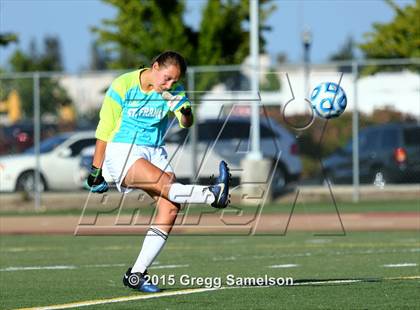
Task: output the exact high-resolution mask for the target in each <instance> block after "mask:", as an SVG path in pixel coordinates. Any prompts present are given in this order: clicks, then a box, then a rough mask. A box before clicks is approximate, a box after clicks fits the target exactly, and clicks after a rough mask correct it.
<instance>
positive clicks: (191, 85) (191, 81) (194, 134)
mask: <svg viewBox="0 0 420 310" xmlns="http://www.w3.org/2000/svg"><path fill="white" fill-rule="evenodd" d="M188 92H190V94H191V98H190V99H191V102H192V104H193V108H194V109H195V115H194V124H193V126H192V127H191V137H190V141H189V143H190V147H191V157H192V160H191V172H192V173H191V178H190V181H191V184H195V183H196V179H197V140H198V111H197V110H198V105H197V104H196V103H195V99H196V97H195V71H194V68H189V69H188Z"/></svg>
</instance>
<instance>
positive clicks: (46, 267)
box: [0, 266, 77, 271]
mask: <svg viewBox="0 0 420 310" xmlns="http://www.w3.org/2000/svg"><path fill="white" fill-rule="evenodd" d="M76 268H77V267H76V266H28V267H7V268H3V269H0V271H23V270H60V269H76Z"/></svg>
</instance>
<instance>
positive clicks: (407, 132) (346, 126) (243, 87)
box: [0, 59, 420, 207]
mask: <svg viewBox="0 0 420 310" xmlns="http://www.w3.org/2000/svg"><path fill="white" fill-rule="evenodd" d="M304 68H305V67H304V65H303V64H286V63H285V64H279V65H276V66H275V67H274V66H273V67H271V66H270V65H268V64H267V65H262V66H261V72H260V73H259V74H260V93H259V94H258V96H256V95H255V94H252V93H250V88H251V87H250V78H251V76H252V74H254V73H253V72H252V70H251V69H250V67H248V66H245V65H244V66H213V67H190V68H189V69H188V72H187V75H186V77H185V80H184V81H183V82H184V85H185V87H186V89H187V91H188V93H189V97H190V98H191V101H192V102H193V105H194V110H195V115H196V120H195V124H196V125H195V126H194V127H193V129H192V130H190V133H189V134H187V135H185V134H184V133H177V132H174V135H175V136H174V137H176V134H178V135H180V136H181V137H182V138H183V139H187V140H188V141H187V142H188V143H189V144H188V143H187V144H188V145H189V148H188V152H190V155H191V156H190V155H189V156H190V157H189V158H191V160H190V161H189V162H188V163H189V164H188V165H189V166H188V167H183V168H182V176H183V177H185V178H186V179H188V180H189V181H192V182H198V181H200V179H202V177H203V178H204V177H207V175H206V173H205V174H204V175H200V173H201V172H202V171H203V169H202V159H203V158H204V157H205V156H206V152H207V151H208V145H209V143H210V142H211V141H210V140H211V138H212V137H213V138H214V139H216V138H217V139H218V141H217V143H214V150H215V151H214V152H216V153H217V152H219V153H218V156H219V157H220V158H226V159H228V160H230V161H231V163H232V165H234V166H235V165H236V166H238V161H239V160H241V159H243V158H245V157H246V156H247V153H248V152H249V149H250V144H251V141H250V138H249V134H250V126H251V123H250V122H249V121H247V122H243V123H241V124H239V123H238V119H248V120H249V119H250V113H251V104H252V102H253V101H256V100H257V101H258V102H259V105H260V113H261V125H260V139H261V144H260V145H261V149H262V150H261V152H262V154H263V155H264V157H270V158H269V159H271V160H273V163H274V162H276V173H275V174H274V177H273V178H272V180H270V182H274V183H275V184H276V186H277V187H276V192H279V194H281V190H280V189H281V188H282V187H286V186H288V185H291V186H296V184H299V185H321V186H322V185H328V184H329V185H332V184H334V185H335V184H352V185H353V200H355V201H357V200H358V199H359V194H358V193H359V185H360V184H371V185H375V186H377V187H384V186H387V185H389V184H394V183H395V184H405V183H416V182H419V181H420V180H419V175H420V145H419V143H420V138H419V137H420V132H419V130H420V129H419V128H420V125H419V124H420V95H419V94H420V92H419V90H420V75H419V70H420V59H397V60H363V61H362V60H360V61H359V60H358V61H344V62H335V63H328V64H311V65H310V70H309V71H308V70H305V69H304ZM123 72H124V71H106V72H86V73H80V74H63V73H51V72H34V73H7V74H2V75H0V123H1V126H0V156H1V157H0V176H1V182H0V190H1V191H2V192H15V191H21V192H23V193H24V194H23V195H24V196H25V197H27V198H28V199H32V198H33V199H34V200H35V205H36V206H38V207H39V205H40V195H39V192H43V191H44V190H51V191H58V192H60V191H66V192H67V191H78V190H80V189H82V188H83V181H84V178H85V177H86V166H88V165H89V164H90V163H89V156H91V152H87V151H86V149H89V147H90V148H92V146H93V145H94V142H95V140H94V130H95V128H96V125H97V122H98V112H99V109H100V107H101V103H102V100H103V97H104V95H105V92H106V90H107V88H108V87H109V85H110V84H111V82H112V80H113V79H114V78H116V77H117V76H118V75H120V74H121V73H123ZM324 81H330V82H335V83H338V84H340V85H341V86H342V87H343V89H344V90H345V92H346V94H347V100H348V104H347V108H346V111H345V112H344V114H343V115H341V116H340V117H339V118H337V119H331V120H328V121H327V120H324V119H320V118H314V115H313V113H312V111H311V107H310V105H309V104H308V100H305V99H307V98H309V96H310V91H311V89H313V88H314V87H315V86H316V85H318V84H319V83H321V82H324ZM209 119H210V120H213V122H214V126H213V127H212V126H209V125H208V124H210V123H209V121H208V120H209ZM217 120H219V121H220V120H223V122H222V124H224V125H223V126H221V125H220V123H218V122H217ZM272 124H275V126H274V127H276V128H274V127H273V125H272ZM277 127H278V128H280V129H278V128H277ZM283 130H284V132H287V133H288V134H284V133H283ZM74 132H78V133H79V134H78V136H74V135H73V136H72V134H71V133H74ZM71 137H72V139H73V140H71V139H70V138H71ZM168 138H169V140H170V141H172V142H173V143H179V142H180V141H178V140H177V139H176V138H173V137H172V138H171V137H170V136H168ZM69 139H70V140H69ZM209 139H210V140H209ZM66 141H67V142H66ZM290 141H291V142H290ZM172 142H171V143H172ZM63 143H64V144H63ZM60 145H62V146H63V145H64V146H65V147H61V148H57V147H58V146H60ZM273 145H276V147H275V148H274V149H275V151H274V153H273ZM219 150H220V151H219ZM222 151H223V152H222ZM295 158H297V160H294V159H295ZM200 169H201V170H200ZM237 179H238V180H237V182H238V184H239V183H240V175H239V174H238V175H237ZM34 189H35V193H38V194H34V193H33V190H34ZM2 195H3V193H2Z"/></svg>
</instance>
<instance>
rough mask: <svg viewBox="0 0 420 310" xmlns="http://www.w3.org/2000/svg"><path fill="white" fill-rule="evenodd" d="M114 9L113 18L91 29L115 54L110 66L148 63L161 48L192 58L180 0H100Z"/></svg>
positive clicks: (190, 39)
mask: <svg viewBox="0 0 420 310" xmlns="http://www.w3.org/2000/svg"><path fill="white" fill-rule="evenodd" d="M103 1H104V2H105V3H108V4H109V5H112V6H114V7H115V8H116V9H117V16H116V18H115V19H105V20H103V21H102V26H101V27H94V28H92V31H93V32H94V33H96V34H97V35H98V42H99V43H101V44H103V45H104V46H105V47H106V48H107V49H108V50H109V51H110V52H112V53H113V54H114V55H116V57H115V58H114V59H113V61H112V62H111V67H112V68H123V69H126V68H131V67H137V66H139V65H140V64H143V65H148V64H149V62H150V60H151V59H152V57H154V56H156V55H157V54H159V53H161V52H162V51H164V50H176V51H180V52H182V54H183V55H184V56H185V57H187V59H189V60H190V59H194V57H193V51H194V41H195V40H196V39H195V38H194V35H193V31H192V30H191V29H190V28H189V27H187V26H186V25H185V23H184V21H183V15H184V11H185V3H184V1H182V0H155V1H150V0H126V1H119V0H103Z"/></svg>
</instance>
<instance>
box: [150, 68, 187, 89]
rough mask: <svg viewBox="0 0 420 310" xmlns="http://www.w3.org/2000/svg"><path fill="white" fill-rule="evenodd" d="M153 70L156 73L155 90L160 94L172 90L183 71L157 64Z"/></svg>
mask: <svg viewBox="0 0 420 310" xmlns="http://www.w3.org/2000/svg"><path fill="white" fill-rule="evenodd" d="M153 69H154V71H155V81H154V83H153V88H154V90H155V91H157V92H159V93H160V92H163V91H165V90H168V89H170V88H171V87H172V85H174V84H175V83H176V82H177V81H178V80H179V78H180V76H181V71H180V70H179V68H178V66H175V65H169V66H159V65H158V64H157V63H155V64H154V65H153Z"/></svg>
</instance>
